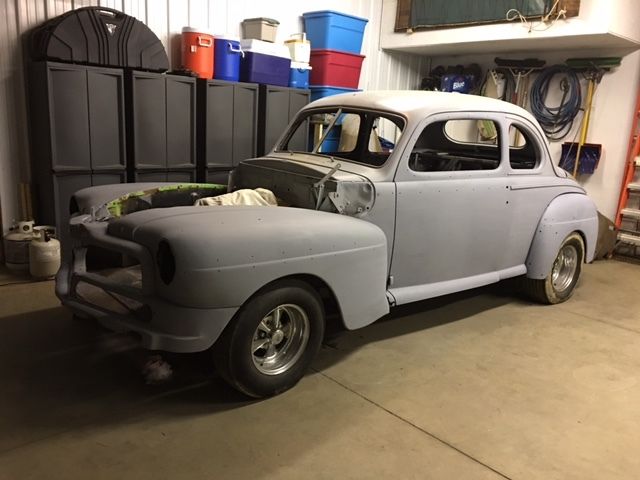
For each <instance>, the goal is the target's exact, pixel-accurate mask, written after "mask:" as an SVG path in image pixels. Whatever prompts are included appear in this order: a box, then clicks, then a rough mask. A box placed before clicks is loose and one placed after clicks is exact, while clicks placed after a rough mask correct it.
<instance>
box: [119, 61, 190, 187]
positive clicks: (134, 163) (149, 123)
mask: <svg viewBox="0 0 640 480" xmlns="http://www.w3.org/2000/svg"><path fill="white" fill-rule="evenodd" d="M126 93H127V102H126V105H127V126H128V130H127V133H128V135H129V136H130V142H129V143H128V146H129V151H128V155H129V181H136V182H150V181H180V182H182V181H184V182H192V181H195V180H196V178H195V177H196V82H195V78H191V77H185V76H179V75H164V74H160V73H150V72H138V71H133V72H130V73H128V74H127V90H126Z"/></svg>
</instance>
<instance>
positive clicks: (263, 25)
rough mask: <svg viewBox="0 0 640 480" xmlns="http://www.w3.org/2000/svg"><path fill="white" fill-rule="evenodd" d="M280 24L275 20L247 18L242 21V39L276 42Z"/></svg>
mask: <svg viewBox="0 0 640 480" xmlns="http://www.w3.org/2000/svg"><path fill="white" fill-rule="evenodd" d="M278 25H280V22H278V21H277V20H274V19H273V18H264V17H259V18H246V19H244V20H243V21H242V37H243V38H255V39H258V40H263V41H265V42H275V41H276V34H277V32H278Z"/></svg>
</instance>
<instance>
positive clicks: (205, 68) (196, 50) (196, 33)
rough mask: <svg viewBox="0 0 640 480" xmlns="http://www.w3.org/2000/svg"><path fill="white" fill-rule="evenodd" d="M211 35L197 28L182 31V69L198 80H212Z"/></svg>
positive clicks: (212, 54)
mask: <svg viewBox="0 0 640 480" xmlns="http://www.w3.org/2000/svg"><path fill="white" fill-rule="evenodd" d="M213 52H214V50H213V35H211V34H210V33H207V32H206V31H203V30H202V29H198V28H191V27H184V28H183V29H182V67H183V68H185V69H187V70H191V71H192V72H194V73H196V74H197V75H198V77H199V78H213V67H214V63H213V56H214V53H213Z"/></svg>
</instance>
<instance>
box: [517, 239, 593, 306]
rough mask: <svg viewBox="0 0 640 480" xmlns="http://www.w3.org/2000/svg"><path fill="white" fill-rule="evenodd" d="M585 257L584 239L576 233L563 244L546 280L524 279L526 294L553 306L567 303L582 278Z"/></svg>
mask: <svg viewBox="0 0 640 480" xmlns="http://www.w3.org/2000/svg"><path fill="white" fill-rule="evenodd" d="M584 256H585V253H584V242H583V240H582V237H581V236H580V234H579V233H576V232H574V233H572V234H571V235H569V236H568V237H567V238H565V240H564V242H562V245H561V246H560V250H559V251H558V255H557V256H556V259H555V261H554V262H553V267H552V269H551V272H550V273H549V275H547V277H546V278H544V279H542V280H538V279H533V278H525V279H524V290H525V292H526V293H527V294H528V295H529V296H530V297H531V298H533V299H534V300H536V301H538V302H540V303H546V304H550V305H553V304H557V303H562V302H565V301H567V300H568V299H569V298H570V297H571V295H572V294H573V291H574V290H575V288H576V284H577V283H578V279H579V278H580V273H581V272H582V264H583V263H584Z"/></svg>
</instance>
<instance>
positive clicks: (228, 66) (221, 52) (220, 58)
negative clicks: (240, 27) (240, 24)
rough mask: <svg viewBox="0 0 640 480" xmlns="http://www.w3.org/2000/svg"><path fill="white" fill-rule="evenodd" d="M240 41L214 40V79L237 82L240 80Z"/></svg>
mask: <svg viewBox="0 0 640 480" xmlns="http://www.w3.org/2000/svg"><path fill="white" fill-rule="evenodd" d="M241 58H242V50H241V49H240V41H239V40H232V39H228V38H216V39H215V40H214V55H213V62H214V68H213V78H217V79H219V80H227V81H229V82H237V81H238V80H239V79H240V59H241Z"/></svg>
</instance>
